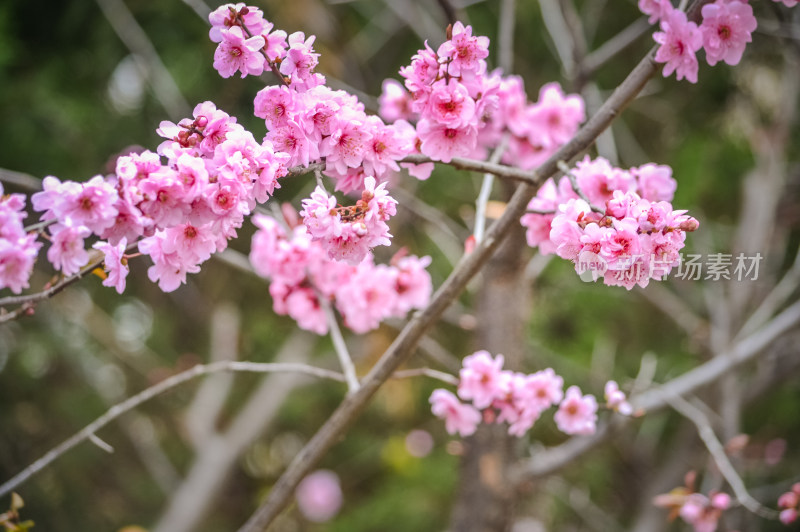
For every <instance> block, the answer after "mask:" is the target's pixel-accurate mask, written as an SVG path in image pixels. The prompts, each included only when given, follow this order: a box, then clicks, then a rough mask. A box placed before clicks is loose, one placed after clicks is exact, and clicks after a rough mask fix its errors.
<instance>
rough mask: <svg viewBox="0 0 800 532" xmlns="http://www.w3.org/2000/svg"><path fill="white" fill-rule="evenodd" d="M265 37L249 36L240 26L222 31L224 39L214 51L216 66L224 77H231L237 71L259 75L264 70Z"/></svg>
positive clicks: (243, 74) (243, 75)
mask: <svg viewBox="0 0 800 532" xmlns="http://www.w3.org/2000/svg"><path fill="white" fill-rule="evenodd" d="M263 47H264V37H262V36H260V35H257V36H255V37H250V38H247V37H246V36H245V35H244V32H243V31H242V28H240V27H239V26H234V27H232V28H230V29H229V30H226V31H223V32H222V41H221V42H220V43H219V45H218V46H217V50H216V51H215V52H214V68H215V69H216V70H217V72H219V74H220V76H222V77H223V78H229V77H231V76H232V75H234V74H235V73H236V72H241V73H242V77H245V76H247V75H248V74H250V75H252V76H258V75H259V74H261V73H262V72H264V61H265V60H264V56H263V55H262V54H261V48H263Z"/></svg>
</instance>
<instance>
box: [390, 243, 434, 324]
mask: <svg viewBox="0 0 800 532" xmlns="http://www.w3.org/2000/svg"><path fill="white" fill-rule="evenodd" d="M392 262H394V260H393V261H392ZM430 263H431V258H430V257H422V258H420V257H415V256H406V257H402V258H400V259H398V260H397V262H396V265H395V267H396V269H397V277H396V280H395V292H396V293H397V299H396V300H395V303H394V308H393V309H392V314H394V315H401V316H403V315H405V314H406V312H408V311H409V310H411V309H415V308H424V307H425V306H426V305H427V304H428V301H430V298H431V291H432V286H431V275H430V274H429V273H428V272H427V270H425V268H427V267H428V266H429V265H430Z"/></svg>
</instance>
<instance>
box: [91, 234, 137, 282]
mask: <svg viewBox="0 0 800 532" xmlns="http://www.w3.org/2000/svg"><path fill="white" fill-rule="evenodd" d="M127 245H128V241H127V240H126V239H125V238H122V239H121V240H120V241H119V243H118V244H117V245H111V244H109V243H108V242H102V241H101V242H95V244H94V245H93V246H92V247H93V248H94V249H98V250H100V251H102V252H103V255H104V256H105V259H104V260H103V266H104V267H105V270H106V271H107V272H108V277H106V278H105V279H104V280H103V286H111V287H114V289H115V290H116V291H117V293H118V294H121V293H122V292H124V291H125V278H126V277H127V276H128V273H129V270H130V268H129V267H128V259H127V258H125V248H126V247H127Z"/></svg>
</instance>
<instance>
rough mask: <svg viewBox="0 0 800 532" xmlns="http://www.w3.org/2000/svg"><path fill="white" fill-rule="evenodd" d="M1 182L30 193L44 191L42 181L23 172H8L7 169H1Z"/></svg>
mask: <svg viewBox="0 0 800 532" xmlns="http://www.w3.org/2000/svg"><path fill="white" fill-rule="evenodd" d="M0 182H3V183H8V184H9V185H14V186H16V187H19V188H21V189H24V190H27V191H29V192H39V191H40V190H42V181H41V179H38V178H36V177H33V176H32V175H29V174H24V173H22V172H15V171H14V170H7V169H6V168H0ZM6 193H8V192H6Z"/></svg>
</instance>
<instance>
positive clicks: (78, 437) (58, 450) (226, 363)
mask: <svg viewBox="0 0 800 532" xmlns="http://www.w3.org/2000/svg"><path fill="white" fill-rule="evenodd" d="M221 371H236V372H244V373H273V372H288V373H303V374H306V375H311V376H313V377H319V378H321V379H331V380H334V381H338V382H345V378H344V375H342V374H341V373H338V372H336V371H330V370H327V369H323V368H318V367H315V366H309V365H306V364H292V363H257V362H238V361H232V360H223V361H220V362H213V363H211V364H205V365H204V364H198V365H197V366H195V367H193V368H191V369H188V370H186V371H183V372H181V373H178V374H176V375H173V376H172V377H168V378H166V379H164V380H163V381H161V382H159V383H158V384H156V385H154V386H151V387H150V388H147V389H145V390H143V391H141V392H139V393H138V394H136V395H134V396H131V397H129V398H128V399H126V400H125V401H123V402H121V403H119V404H117V405H115V406H113V407H111V408H110V409H109V410H108V411H107V412H106V413H105V414H103V415H102V416H100V417H98V418H97V419H95V420H94V421H92V422H91V423H89V424H88V425H86V427H84V428H83V429H82V430H81V431H79V432H77V433H76V434H75V435H73V436H72V437H70V438H68V439H67V440H65V441H64V442H63V443H61V444H60V445H58V446H57V447H55V448H53V449H51V450H50V451H48V452H47V454H45V455H44V456H42V457H41V458H39V459H38V460H36V461H35V462H34V463H32V464H31V465H29V466H28V467H26V468H25V469H23V470H22V471H21V472H19V473H18V474H17V475H15V476H14V477H13V478H12V479H10V480H8V481H7V482H5V483H4V484H3V485H2V486H0V497H4V496H6V495H8V494H9V493H11V492H12V491H13V490H14V489H16V488H17V486H19V485H20V484H22V483H23V482H25V481H26V480H28V479H29V478H30V477H32V476H33V475H35V474H36V473H38V472H39V471H41V470H42V469H44V468H45V467H47V466H48V465H50V464H51V463H52V462H53V461H55V460H56V459H58V458H59V457H60V456H61V455H63V454H64V453H66V452H67V451H69V450H70V449H72V448H73V447H75V446H76V445H78V444H79V443H81V442H82V441H84V440H87V439H90V438H91V437H92V435H93V434H94V433H96V432H97V431H98V430H100V429H101V428H103V427H105V426H106V425H108V424H109V423H110V422H112V421H114V420H115V419H117V418H118V417H119V416H121V415H122V414H124V413H125V412H128V411H129V410H132V409H134V408H136V407H137V406H139V405H141V404H142V403H144V402H147V401H149V400H150V399H152V398H154V397H156V396H158V395H161V394H162V393H164V392H166V391H168V390H171V389H172V388H174V387H176V386H178V385H180V384H183V383H185V382H189V381H191V380H194V379H196V378H197V377H200V376H201V375H209V374H212V373H219V372H221Z"/></svg>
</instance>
